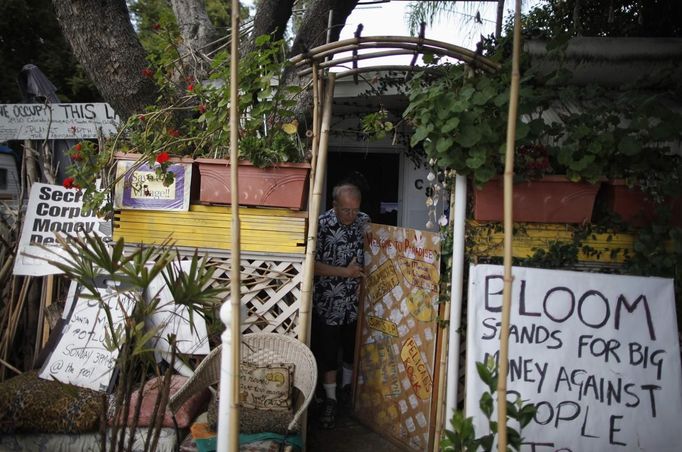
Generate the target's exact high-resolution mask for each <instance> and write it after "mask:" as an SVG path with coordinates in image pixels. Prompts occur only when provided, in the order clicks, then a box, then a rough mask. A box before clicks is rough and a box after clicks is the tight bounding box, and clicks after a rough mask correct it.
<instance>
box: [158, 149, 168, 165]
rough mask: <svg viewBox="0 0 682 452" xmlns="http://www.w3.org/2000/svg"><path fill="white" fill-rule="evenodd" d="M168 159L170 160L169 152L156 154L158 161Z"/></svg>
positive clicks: (162, 161) (163, 161)
mask: <svg viewBox="0 0 682 452" xmlns="http://www.w3.org/2000/svg"><path fill="white" fill-rule="evenodd" d="M168 160H170V155H168V152H166V151H163V152H161V153H160V154H159V155H157V156H156V163H161V164H163V163H166V162H167V161H168Z"/></svg>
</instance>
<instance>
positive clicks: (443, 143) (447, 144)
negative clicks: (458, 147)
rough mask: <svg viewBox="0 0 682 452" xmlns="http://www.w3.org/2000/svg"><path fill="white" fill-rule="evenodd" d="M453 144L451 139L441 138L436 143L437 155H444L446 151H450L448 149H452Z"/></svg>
mask: <svg viewBox="0 0 682 452" xmlns="http://www.w3.org/2000/svg"><path fill="white" fill-rule="evenodd" d="M453 143H454V140H453V139H452V138H450V137H441V138H439V139H438V141H437V142H436V150H437V151H438V153H439V154H445V153H447V152H448V151H450V148H451V147H452V145H453Z"/></svg>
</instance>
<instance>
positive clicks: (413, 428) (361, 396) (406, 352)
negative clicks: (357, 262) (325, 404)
mask: <svg viewBox="0 0 682 452" xmlns="http://www.w3.org/2000/svg"><path fill="white" fill-rule="evenodd" d="M439 266H440V235H439V234H434V233H431V232H422V231H417V230H414V229H407V228H397V227H394V226H384V225H378V224H371V225H370V227H369V232H368V233H367V235H366V237H365V274H366V278H365V288H364V298H363V299H361V300H360V318H361V321H360V332H359V338H360V339H359V342H360V343H359V345H358V355H357V357H356V361H357V363H358V364H357V369H358V372H357V383H356V391H355V407H354V409H355V415H356V416H357V417H358V419H359V420H361V421H362V422H363V423H365V424H367V425H369V426H371V427H372V428H373V429H375V430H377V431H381V432H382V433H383V434H385V435H387V436H388V437H390V438H391V439H392V440H393V441H394V442H396V443H401V444H403V445H404V447H406V448H408V449H412V450H419V451H422V450H431V449H432V442H433V438H432V431H431V430H432V429H431V422H432V419H431V403H432V397H433V373H434V363H435V354H436V338H437V325H436V320H435V319H436V315H435V313H436V311H437V303H438V283H439V277H440V276H439Z"/></svg>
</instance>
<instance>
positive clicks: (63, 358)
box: [39, 284, 135, 391]
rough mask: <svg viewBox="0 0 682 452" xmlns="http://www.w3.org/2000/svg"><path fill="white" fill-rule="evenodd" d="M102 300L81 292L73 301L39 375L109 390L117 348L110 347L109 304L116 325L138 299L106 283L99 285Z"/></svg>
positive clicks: (91, 387)
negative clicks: (107, 343) (59, 334)
mask: <svg viewBox="0 0 682 452" xmlns="http://www.w3.org/2000/svg"><path fill="white" fill-rule="evenodd" d="M97 291H98V292H99V294H100V296H101V298H102V302H101V303H100V301H99V300H94V299H89V298H84V297H82V292H80V293H79V295H78V298H77V299H76V300H74V302H73V303H72V305H71V313H70V314H69V316H68V318H67V323H66V325H64V328H63V330H62V335H61V338H60V340H59V343H58V344H57V345H56V347H55V349H54V350H53V351H52V353H51V354H50V356H49V358H48V359H47V360H46V361H45V364H44V365H43V368H42V369H41V371H40V374H39V376H40V378H44V379H47V380H57V381H60V382H62V383H70V384H73V385H76V386H81V387H83V388H89V389H93V390H95V391H107V390H108V388H109V383H110V381H111V377H112V374H113V370H114V366H115V364H116V358H117V357H118V350H116V349H114V350H110V349H108V348H107V346H106V345H105V344H106V337H107V336H109V337H111V336H112V334H116V333H115V332H112V331H111V329H110V328H109V323H108V320H107V314H106V311H105V308H104V306H107V307H108V309H109V312H110V314H111V319H112V324H113V325H114V328H115V327H116V325H120V324H121V322H123V320H124V318H125V316H126V315H127V314H130V313H132V309H133V307H134V305H135V299H134V297H133V296H131V294H130V293H128V292H121V291H118V290H116V289H115V288H113V287H112V286H109V285H106V284H103V285H102V287H98V289H97Z"/></svg>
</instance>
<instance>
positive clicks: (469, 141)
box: [455, 125, 481, 148]
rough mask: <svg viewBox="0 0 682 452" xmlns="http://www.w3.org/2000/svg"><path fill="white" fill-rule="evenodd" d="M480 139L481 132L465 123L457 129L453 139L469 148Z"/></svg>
mask: <svg viewBox="0 0 682 452" xmlns="http://www.w3.org/2000/svg"><path fill="white" fill-rule="evenodd" d="M480 140H481V132H480V131H479V129H478V128H477V127H475V126H470V125H467V126H465V127H461V128H460V129H459V134H457V136H456V137H455V141H456V142H457V144H459V145H460V146H462V147H465V148H470V147H472V146H474V145H476V144H477V143H478V142H479V141H480Z"/></svg>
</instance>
